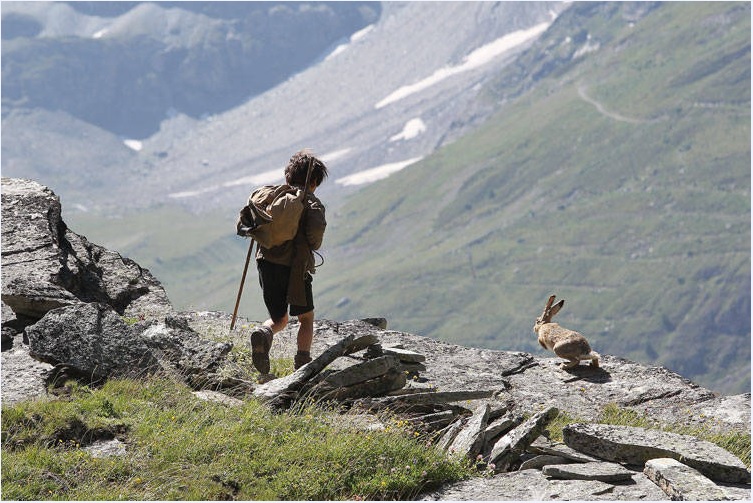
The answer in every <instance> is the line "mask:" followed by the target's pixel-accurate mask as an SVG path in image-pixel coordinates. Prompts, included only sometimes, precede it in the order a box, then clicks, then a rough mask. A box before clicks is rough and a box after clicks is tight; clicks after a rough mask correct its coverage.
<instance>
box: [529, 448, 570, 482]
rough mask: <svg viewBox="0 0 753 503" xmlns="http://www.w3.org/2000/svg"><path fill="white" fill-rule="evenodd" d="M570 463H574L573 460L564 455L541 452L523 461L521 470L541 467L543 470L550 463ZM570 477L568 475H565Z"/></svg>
mask: <svg viewBox="0 0 753 503" xmlns="http://www.w3.org/2000/svg"><path fill="white" fill-rule="evenodd" d="M569 463H574V461H573V460H571V459H567V458H563V457H562V456H553V455H551V454H539V455H537V456H534V457H532V458H531V459H527V460H525V461H523V462H522V463H521V464H520V469H521V470H531V469H539V470H541V469H542V468H544V467H545V466H548V465H566V464H569ZM564 478H568V477H564Z"/></svg>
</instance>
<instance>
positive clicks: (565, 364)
mask: <svg viewBox="0 0 753 503" xmlns="http://www.w3.org/2000/svg"><path fill="white" fill-rule="evenodd" d="M561 358H564V359H566V360H569V362H562V363H560V367H561V368H562V369H565V370H566V369H571V368H573V367H577V366H578V364H579V363H580V360H579V359H578V358H574V357H572V356H561Z"/></svg>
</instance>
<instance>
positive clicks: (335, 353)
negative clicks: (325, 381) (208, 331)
mask: <svg viewBox="0 0 753 503" xmlns="http://www.w3.org/2000/svg"><path fill="white" fill-rule="evenodd" d="M375 339H376V337H375V336H371V335H366V336H363V335H360V334H359V333H357V332H355V333H352V334H350V335H348V336H347V337H345V338H344V339H341V340H340V341H339V342H337V343H335V344H333V345H332V346H330V347H328V348H327V349H326V350H324V351H323V352H322V353H321V354H320V355H319V356H317V357H316V358H314V359H313V360H312V361H310V362H309V363H307V364H306V365H304V366H303V367H301V368H299V369H298V370H296V371H295V372H293V373H292V374H290V375H287V376H285V377H282V378H280V379H275V380H273V381H270V382H268V383H266V384H263V385H261V386H259V387H258V388H256V389H255V390H254V392H253V394H254V396H256V397H258V398H260V399H262V400H265V401H266V402H267V403H269V405H270V406H272V407H274V408H287V407H289V406H290V404H291V403H292V401H293V400H294V399H295V397H296V394H297V392H298V391H299V390H301V388H303V386H304V385H305V384H306V383H307V382H308V381H309V380H310V379H312V378H313V377H314V376H315V375H317V374H318V373H319V372H321V371H322V370H324V368H325V367H326V366H327V365H329V364H330V363H332V362H333V361H334V360H335V359H336V358H339V357H340V356H343V355H345V354H350V353H353V352H356V351H358V350H359V348H360V349H365V348H367V347H368V346H369V345H371V344H374V343H375V342H376V340H375Z"/></svg>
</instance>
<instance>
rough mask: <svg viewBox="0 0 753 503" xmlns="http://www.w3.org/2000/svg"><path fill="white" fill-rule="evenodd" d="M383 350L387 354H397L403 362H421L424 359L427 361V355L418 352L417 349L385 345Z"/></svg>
mask: <svg viewBox="0 0 753 503" xmlns="http://www.w3.org/2000/svg"><path fill="white" fill-rule="evenodd" d="M382 351H383V352H384V354H386V355H395V356H397V357H398V358H399V359H400V361H401V362H408V363H421V362H423V361H426V356H425V355H422V354H420V353H416V352H415V351H409V350H407V349H402V348H396V347H383V348H382Z"/></svg>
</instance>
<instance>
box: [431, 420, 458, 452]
mask: <svg viewBox="0 0 753 503" xmlns="http://www.w3.org/2000/svg"><path fill="white" fill-rule="evenodd" d="M462 429H463V420H462V419H458V420H456V421H455V422H453V423H451V424H450V425H449V426H447V427H446V428H445V430H444V432H443V433H442V435H441V436H440V437H439V440H438V441H437V447H439V448H440V449H442V450H443V451H446V450H448V449H449V448H450V445H452V442H453V441H454V440H455V437H457V436H458V433H460V431H461V430H462Z"/></svg>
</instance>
